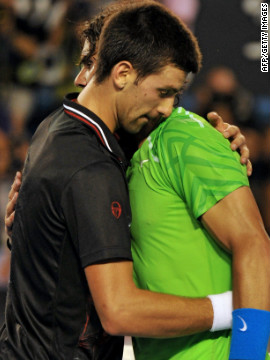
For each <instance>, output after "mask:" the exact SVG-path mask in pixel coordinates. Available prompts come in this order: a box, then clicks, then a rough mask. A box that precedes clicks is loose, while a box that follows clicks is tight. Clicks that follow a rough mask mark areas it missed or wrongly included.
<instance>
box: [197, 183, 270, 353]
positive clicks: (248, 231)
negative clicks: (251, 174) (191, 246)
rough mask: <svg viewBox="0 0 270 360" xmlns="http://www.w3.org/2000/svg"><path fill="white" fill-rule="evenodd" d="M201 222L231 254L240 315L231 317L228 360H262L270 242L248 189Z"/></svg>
mask: <svg viewBox="0 0 270 360" xmlns="http://www.w3.org/2000/svg"><path fill="white" fill-rule="evenodd" d="M202 222H203V223H204V225H205V227H206V228H207V229H208V231H209V232H210V233H212V234H213V235H214V237H215V238H216V239H217V241H218V242H220V244H221V245H222V246H223V247H225V248H226V249H227V250H229V251H230V252H231V253H232V271H233V302H234V308H235V309H240V311H239V310H237V311H234V314H233V332H232V345H231V355H230V359H251V358H252V359H253V358H254V359H258V360H259V359H263V360H264V358H265V354H266V348H267V342H268V340H269V334H270V328H269V323H270V312H269V311H270V280H269V279H270V240H269V237H268V235H267V233H266V231H265V229H264V226H263V222H262V219H261V216H260V213H259V210H258V208H257V205H256V202H255V200H254V198H253V195H252V193H251V191H250V189H249V188H248V187H241V188H239V189H237V190H235V191H233V192H232V193H231V194H229V195H227V196H226V197H225V198H224V199H223V200H221V201H219V202H218V203H217V204H216V205H215V206H213V207H212V208H211V209H210V210H209V211H207V212H206V213H205V214H204V215H203V216H202ZM239 321H240V322H239ZM243 325H244V326H243ZM247 329H249V331H246V330H247ZM248 354H250V355H248ZM251 354H252V355H251ZM247 356H251V357H247ZM252 356H253V357H252Z"/></svg>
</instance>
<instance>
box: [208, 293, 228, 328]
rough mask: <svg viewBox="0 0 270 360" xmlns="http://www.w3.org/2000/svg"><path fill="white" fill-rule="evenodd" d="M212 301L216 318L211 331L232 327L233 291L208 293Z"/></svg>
mask: <svg viewBox="0 0 270 360" xmlns="http://www.w3.org/2000/svg"><path fill="white" fill-rule="evenodd" d="M208 298H209V299H210V300H211V302H212V306H213V312H214V318H213V324H212V327H211V329H210V331H212V332H213V331H219V330H226V329H231V327H232V311H233V304H232V292H231V291H227V292H225V293H222V294H215V295H208Z"/></svg>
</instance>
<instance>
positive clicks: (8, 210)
mask: <svg viewBox="0 0 270 360" xmlns="http://www.w3.org/2000/svg"><path fill="white" fill-rule="evenodd" d="M18 195H19V193H18V192H16V193H14V195H13V198H12V199H11V200H9V202H8V203H7V206H6V215H5V216H6V218H8V217H9V216H10V215H11V214H12V213H13V211H14V210H15V205H16V202H17V199H18Z"/></svg>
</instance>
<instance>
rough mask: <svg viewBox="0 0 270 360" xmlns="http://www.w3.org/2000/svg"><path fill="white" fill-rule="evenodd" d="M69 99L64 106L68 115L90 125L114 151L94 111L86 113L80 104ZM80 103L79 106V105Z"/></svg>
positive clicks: (109, 148) (106, 145)
mask: <svg viewBox="0 0 270 360" xmlns="http://www.w3.org/2000/svg"><path fill="white" fill-rule="evenodd" d="M70 95H73V94H70ZM77 95H78V94H74V97H73V99H75V98H76V97H77ZM66 99H67V100H68V101H66V102H64V104H63V106H64V111H65V113H67V114H68V115H70V116H72V117H75V118H76V119H78V120H80V121H82V122H84V123H85V124H86V125H88V126H90V127H91V128H92V129H93V130H94V131H95V133H96V134H97V136H98V138H99V139H100V141H101V142H102V144H103V145H104V146H105V147H106V148H107V149H108V150H109V151H110V152H113V150H112V148H111V146H110V145H109V141H108V139H107V136H106V135H105V132H104V130H103V129H102V126H101V125H100V124H99V123H98V119H97V120H94V118H95V117H96V116H95V114H94V113H92V114H91V112H90V111H88V113H89V115H92V116H89V115H86V114H85V112H84V111H83V110H84V109H83V108H82V107H81V106H80V105H79V104H76V103H75V102H72V100H70V97H69V98H66ZM78 105H79V106H78Z"/></svg>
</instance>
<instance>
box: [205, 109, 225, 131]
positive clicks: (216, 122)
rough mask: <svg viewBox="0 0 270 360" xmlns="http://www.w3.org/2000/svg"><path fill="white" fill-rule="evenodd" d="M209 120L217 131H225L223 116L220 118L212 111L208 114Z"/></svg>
mask: <svg viewBox="0 0 270 360" xmlns="http://www.w3.org/2000/svg"><path fill="white" fill-rule="evenodd" d="M207 119H208V120H209V122H210V124H211V125H212V126H214V127H215V128H216V129H217V130H219V131H223V130H224V124H225V123H224V122H223V119H222V117H221V116H219V115H218V114H217V113H216V112H214V111H211V112H209V113H208V114H207Z"/></svg>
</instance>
